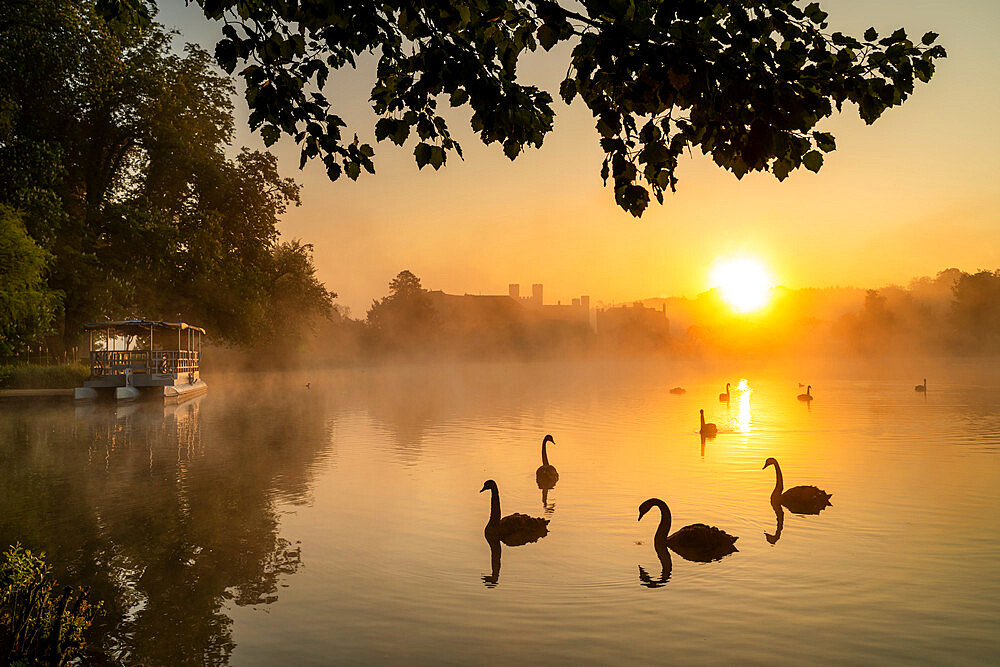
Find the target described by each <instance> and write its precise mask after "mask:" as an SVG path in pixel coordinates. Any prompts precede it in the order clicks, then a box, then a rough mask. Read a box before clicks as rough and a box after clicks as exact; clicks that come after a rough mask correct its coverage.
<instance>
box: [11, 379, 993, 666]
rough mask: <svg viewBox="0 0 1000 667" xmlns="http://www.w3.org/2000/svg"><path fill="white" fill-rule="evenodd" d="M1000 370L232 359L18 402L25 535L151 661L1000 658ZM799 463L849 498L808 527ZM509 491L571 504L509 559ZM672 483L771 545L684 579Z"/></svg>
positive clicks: (109, 649) (742, 533)
mask: <svg viewBox="0 0 1000 667" xmlns="http://www.w3.org/2000/svg"><path fill="white" fill-rule="evenodd" d="M998 370H1000V366H998V364H997V363H996V362H993V361H988V362H985V361H982V360H978V361H975V362H958V361H954V360H951V361H945V360H940V361H937V362H935V361H934V360H924V361H921V362H910V363H908V364H906V365H902V366H892V365H882V366H877V367H876V366H872V365H866V364H861V363H860V362H841V363H830V364H824V365H818V364H813V365H809V366H807V365H806V364H792V363H789V362H786V363H782V364H780V365H779V364H775V363H772V362H758V363H756V364H754V365H752V366H750V365H742V366H737V365H730V366H727V365H723V364H718V365H713V366H709V365H700V364H696V363H693V362H692V363H667V362H658V361H648V360H646V361H635V362H620V361H619V362H565V363H555V362H547V363H510V364H501V363H495V364H487V363H482V364H453V365H434V366H424V365H406V366H404V365H391V366H389V365H387V366H380V367H379V366H376V367H370V368H356V369H341V370H313V371H302V372H295V373H284V374H278V373H275V374H270V373H240V374H215V375H214V376H210V377H208V378H207V380H208V382H209V385H210V387H211V389H210V391H209V393H208V394H207V395H205V396H202V397H200V398H197V399H194V400H193V401H191V402H188V403H184V404H181V405H178V406H160V405H156V404H135V405H128V406H119V407H117V408H116V407H115V406H108V405H92V406H86V407H77V408H74V407H67V406H36V407H32V408H28V409H24V408H21V407H19V408H16V409H11V408H9V407H3V408H2V409H0V458H2V461H3V465H2V466H0V481H2V487H0V488H3V489H4V490H5V492H4V493H3V494H2V496H0V499H2V501H0V502H2V506H0V538H2V539H5V540H7V541H8V542H15V541H21V542H22V543H24V544H25V545H26V546H28V547H30V548H32V549H36V550H44V551H46V552H47V554H48V555H49V557H50V561H51V562H52V563H53V564H54V565H55V566H56V568H57V572H56V574H57V575H58V576H59V578H60V581H65V582H66V583H79V584H85V585H90V586H91V590H92V596H93V597H94V598H95V599H103V600H104V601H105V603H106V605H107V608H108V614H107V615H106V616H105V617H104V618H103V619H101V620H100V622H99V624H98V625H97V626H96V627H95V628H94V639H93V640H92V641H93V642H94V644H95V646H100V647H101V649H102V650H103V651H105V652H106V654H107V655H108V656H110V657H111V658H113V659H117V660H122V661H125V662H144V663H145V664H202V663H210V664H221V663H226V662H232V663H233V664H241V665H247V664H249V665H254V664H262V665H263V664H329V663H330V661H331V656H336V660H337V661H338V662H345V663H346V662H358V661H365V662H372V661H391V662H402V661H404V660H405V661H408V662H409V661H413V662H418V663H429V662H434V663H442V662H444V663H469V662H483V661H505V662H514V661H519V662H523V661H529V662H543V661H556V662H571V661H572V662H584V663H611V662H652V661H658V662H661V661H664V660H666V659H668V658H669V656H674V657H675V658H676V659H677V660H682V661H684V662H712V663H719V662H732V661H736V660H741V661H745V660H747V659H749V660H751V661H754V662H761V663H791V662H798V661H810V662H815V661H837V662H871V661H875V660H894V661H916V660H920V661H937V662H941V661H945V662H953V661H956V660H959V661H965V660H970V661H977V660H978V661H988V660H990V659H995V658H996V656H997V654H998V651H1000V642H998V640H997V638H996V633H995V621H996V619H997V618H998V617H1000V575H998V574H997V572H998V570H997V567H996V565H997V560H996V556H995V554H996V553H997V549H998V547H1000V535H998V533H997V531H996V529H995V526H996V519H995V517H996V516H997V513H998V511H1000V490H998V487H997V484H996V481H997V480H998V479H1000V458H998V457H1000V415H998V414H997V413H996V410H995V406H996V405H997V404H998V403H1000V382H997V378H998V377H1000V375H998V372H997V371H998ZM925 375H926V376H927V378H928V390H927V392H926V394H920V393H918V392H915V391H914V385H916V384H918V383H920V381H921V380H922V379H923V377H924V376H925ZM741 380H745V383H742V385H741ZM307 382H308V383H309V387H308V388H307V387H306V383H307ZM727 382H729V383H731V384H732V386H733V392H732V395H731V399H730V401H729V402H728V403H725V402H720V401H719V399H718V395H719V393H720V392H722V391H724V389H725V384H726V383H727ZM800 382H801V383H803V384H810V385H812V394H813V395H814V396H815V400H814V401H812V403H811V404H805V403H802V402H799V401H797V400H796V395H797V394H799V393H801V392H802V391H804V388H801V389H800V388H799V383H800ZM677 386H681V387H684V388H685V389H686V393H685V394H683V395H672V394H670V393H669V390H670V389H671V388H672V387H677ZM699 409H704V410H705V413H706V419H707V420H708V421H711V422H714V423H716V424H717V425H718V429H719V434H718V436H717V437H716V438H714V439H708V440H707V441H706V442H705V443H704V445H703V444H702V442H701V440H700V438H699V435H698V410H699ZM547 433H550V434H552V435H553V437H554V440H555V442H554V444H550V445H549V446H548V450H547V451H548V458H549V460H550V462H551V463H552V464H553V465H554V466H555V467H556V468H558V472H559V480H558V482H557V483H556V485H555V486H554V488H552V489H550V490H548V491H547V492H546V505H545V506H543V503H542V490H540V489H539V488H538V485H537V484H536V479H535V470H536V468H537V467H538V466H539V465H540V463H541V458H540V451H541V441H542V437H543V436H544V435H545V434H547ZM768 457H775V458H776V459H777V460H778V461H780V463H781V467H782V471H783V473H784V481H785V488H789V487H792V486H795V485H799V484H810V485H816V486H818V487H820V488H821V489H824V490H825V491H827V492H830V493H832V494H833V497H832V499H831V501H832V506H831V507H828V508H826V509H825V510H823V511H822V512H820V513H819V514H817V515H799V514H795V513H792V512H790V511H787V510H785V511H784V513H783V517H782V526H781V532H780V535H779V536H778V539H776V540H773V537H774V535H775V533H776V527H777V521H778V518H777V517H776V514H775V511H774V510H773V509H772V507H771V505H770V504H769V495H770V493H771V490H772V489H773V487H774V482H775V476H774V471H773V468H768V469H766V470H762V466H763V464H764V460H765V459H766V458H768ZM486 479H494V480H496V482H497V484H498V486H499V490H500V498H501V508H502V513H503V514H504V515H506V514H510V513H513V512H522V513H526V514H529V515H531V516H536V517H542V516H544V517H546V518H548V519H550V524H549V526H548V528H549V534H548V535H546V536H545V537H544V538H542V539H540V540H538V541H537V542H535V543H531V544H526V545H524V546H519V547H508V546H503V547H501V550H500V554H499V555H500V562H499V568H495V567H494V559H493V553H492V552H491V545H490V544H489V543H487V541H486V540H485V539H484V537H483V527H484V525H485V524H486V521H487V519H488V517H489V511H490V503H489V498H488V495H489V494H487V493H482V494H480V493H478V491H479V489H480V488H481V487H482V485H483V482H484V480H486ZM650 497H658V498H662V499H663V500H665V501H666V502H667V503H668V505H669V506H670V510H671V512H672V515H673V526H674V528H673V529H674V530H676V529H678V528H680V527H682V526H685V525H688V524H692V523H698V522H703V523H706V524H709V525H713V526H717V527H719V528H721V529H723V530H725V531H727V532H728V533H731V534H733V535H737V536H739V540H738V542H737V543H736V546H737V547H738V549H739V551H738V552H737V553H733V554H731V555H729V556H726V557H724V558H722V559H721V560H719V561H715V562H709V563H700V562H691V561H689V560H686V559H684V558H682V557H681V556H679V555H677V554H673V556H672V558H671V565H672V567H671V569H670V571H669V572H668V573H667V574H668V575H669V577H661V574H663V573H662V569H663V567H662V564H661V562H660V560H659V559H658V557H657V554H656V552H655V551H654V548H653V533H654V531H655V529H656V521H657V520H658V517H656V516H654V515H655V511H654V512H652V513H650V515H648V516H647V517H645V518H644V519H643V520H642V521H641V522H637V521H636V516H637V507H638V505H639V504H640V503H641V502H642V501H643V500H645V499H646V498H650ZM768 536H771V538H772V539H770V540H769V539H768ZM772 541H773V543H772ZM640 568H641V570H640ZM494 572H495V573H496V575H497V576H496V577H493V576H492V575H493V574H494ZM484 578H485V579H493V581H486V580H484ZM650 581H655V582H656V583H657V585H656V587H652V588H651V587H649V583H650Z"/></svg>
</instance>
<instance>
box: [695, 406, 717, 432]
mask: <svg viewBox="0 0 1000 667" xmlns="http://www.w3.org/2000/svg"><path fill="white" fill-rule="evenodd" d="M698 413H699V414H700V415H701V430H700V431H699V433H701V434H702V435H703V436H705V437H706V438H714V437H715V436H716V435H717V434H718V433H719V427H718V426H716V425H715V424H712V423H711V422H709V423H708V424H706V423H705V411H704V410H699V411H698Z"/></svg>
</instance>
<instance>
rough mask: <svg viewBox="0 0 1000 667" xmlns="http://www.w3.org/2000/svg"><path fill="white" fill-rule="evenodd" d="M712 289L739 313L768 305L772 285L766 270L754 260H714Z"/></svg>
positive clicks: (747, 258)
mask: <svg viewBox="0 0 1000 667" xmlns="http://www.w3.org/2000/svg"><path fill="white" fill-rule="evenodd" d="M709 277H710V280H711V283H712V284H711V286H712V287H718V288H719V291H720V292H721V294H722V298H723V299H724V300H725V302H726V303H728V304H729V305H730V306H732V308H733V310H735V311H736V312H738V313H749V312H753V311H755V310H760V309H761V308H763V307H764V306H765V305H767V301H768V298H769V297H770V294H771V287H772V286H773V284H774V283H773V281H772V279H771V274H770V272H768V270H767V267H765V266H764V263H763V262H761V261H760V260H759V259H756V258H753V257H735V258H733V257H730V258H719V259H717V260H715V264H714V265H713V266H712V271H711V273H710V274H709Z"/></svg>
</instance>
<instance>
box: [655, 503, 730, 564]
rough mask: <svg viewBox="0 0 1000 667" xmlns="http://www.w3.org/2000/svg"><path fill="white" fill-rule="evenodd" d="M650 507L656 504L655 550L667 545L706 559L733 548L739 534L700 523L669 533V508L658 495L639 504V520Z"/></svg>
mask: <svg viewBox="0 0 1000 667" xmlns="http://www.w3.org/2000/svg"><path fill="white" fill-rule="evenodd" d="M653 507H659V508H660V525H659V526H658V527H657V529H656V535H654V536H653V546H654V547H655V548H656V552H657V554H659V553H660V552H661V550H662V549H664V548H666V547H670V548H671V549H673V550H674V551H676V552H677V554H678V555H679V556H681V557H682V558H685V559H687V560H693V561H698V562H702V563H707V562H709V561H712V560H718V559H720V558H722V557H723V556H726V555H728V554H731V553H733V552H734V551H737V548H736V546H735V543H736V540H738V539H739V538H737V537H733V536H732V535H729V534H728V533H726V532H725V531H722V530H719V529H718V528H715V527H713V526H706V525H705V524H703V523H695V524H691V525H690V526H684V527H683V528H681V529H680V530H678V531H677V532H676V533H674V534H673V535H670V508H668V507H667V504H666V503H665V502H663V501H662V500H660V499H659V498H650V499H649V500H647V501H645V502H644V503H643V504H641V505H639V521H642V517H643V515H645V514H646V512H648V511H649V510H650V509H651V508H653Z"/></svg>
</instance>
